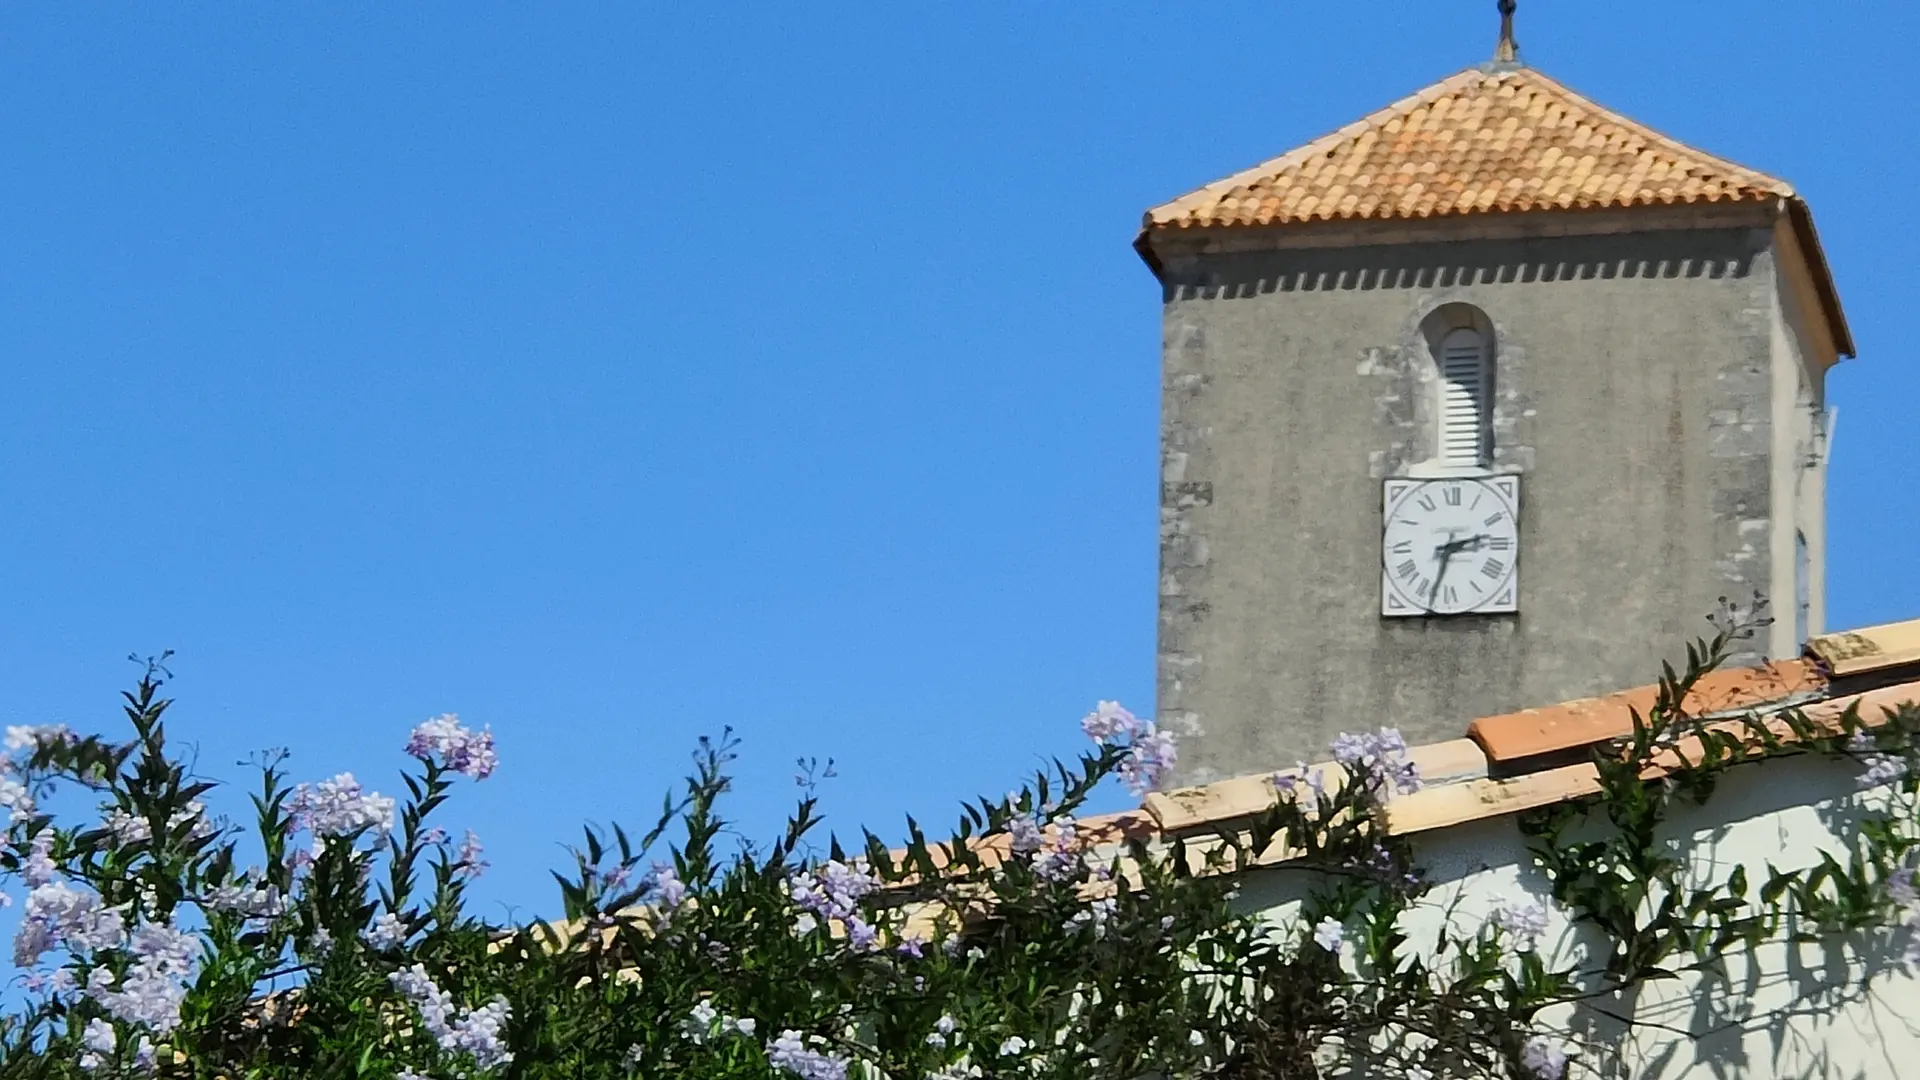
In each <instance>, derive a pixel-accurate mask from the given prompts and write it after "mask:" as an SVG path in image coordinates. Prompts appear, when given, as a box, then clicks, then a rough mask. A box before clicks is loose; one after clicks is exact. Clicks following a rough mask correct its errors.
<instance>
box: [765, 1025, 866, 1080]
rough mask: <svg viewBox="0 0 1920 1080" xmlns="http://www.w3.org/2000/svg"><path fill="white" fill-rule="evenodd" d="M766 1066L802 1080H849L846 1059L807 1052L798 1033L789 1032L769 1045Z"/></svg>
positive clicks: (782, 1033) (814, 1051)
mask: <svg viewBox="0 0 1920 1080" xmlns="http://www.w3.org/2000/svg"><path fill="white" fill-rule="evenodd" d="M767 1064H769V1065H772V1066H773V1067H774V1068H776V1069H779V1070H780V1071H781V1072H786V1073H791V1074H793V1075H794V1076H797V1077H799V1078H800V1080H847V1066H848V1064H849V1062H848V1061H847V1059H846V1058H840V1057H834V1056H833V1055H832V1054H823V1053H820V1052H819V1051H816V1050H810V1049H808V1048H807V1044H806V1042H805V1041H803V1040H802V1039H801V1037H800V1033H799V1032H798V1031H794V1030H792V1029H788V1030H786V1031H783V1032H781V1033H780V1037H779V1038H777V1039H774V1040H772V1041H771V1042H769V1043H767Z"/></svg>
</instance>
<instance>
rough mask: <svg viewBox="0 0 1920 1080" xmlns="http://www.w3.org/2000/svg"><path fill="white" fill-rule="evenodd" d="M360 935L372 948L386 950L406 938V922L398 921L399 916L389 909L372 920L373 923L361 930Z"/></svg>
mask: <svg viewBox="0 0 1920 1080" xmlns="http://www.w3.org/2000/svg"><path fill="white" fill-rule="evenodd" d="M360 937H361V939H362V940H364V941H365V942H366V943H367V944H368V945H370V946H372V947H373V948H375V949H377V950H379V951H380V952H386V951H387V950H388V949H391V948H395V947H396V946H398V945H399V944H400V943H401V942H403V941H405V940H407V924H406V923H403V922H401V921H400V916H398V915H395V914H394V913H393V912H391V911H389V912H387V913H386V914H385V915H382V916H380V917H379V918H377V919H375V920H373V925H372V926H369V927H367V928H366V929H365V930H363V931H361V932H360Z"/></svg>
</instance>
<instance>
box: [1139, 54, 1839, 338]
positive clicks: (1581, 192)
mask: <svg viewBox="0 0 1920 1080" xmlns="http://www.w3.org/2000/svg"><path fill="white" fill-rule="evenodd" d="M1769 201H1771V202H1774V203H1776V204H1778V205H1779V206H1780V207H1781V208H1782V209H1783V210H1784V211H1785V213H1786V216H1787V218H1788V220H1789V224H1790V226H1791V228H1792V231H1793V234H1794V236H1795V240H1796V243H1797V244H1798V246H1799V247H1800V248H1801V249H1802V250H1801V253H1800V254H1801V257H1802V259H1803V260H1804V261H1805V263H1806V266H1807V269H1808V272H1809V273H1810V274H1811V275H1812V277H1813V282H1814V286H1813V287H1814V290H1815V292H1816V293H1817V299H1818V303H1819V305H1820V307H1821V309H1822V312H1823V314H1824V315H1825V316H1826V321H1827V324H1828V327H1829V329H1830V330H1831V331H1832V334H1833V340H1834V343H1835V348H1836V349H1837V350H1838V352H1839V353H1840V355H1843V356H1852V355H1854V347H1853V337H1852V332H1851V331H1850V330H1849V329H1848V327H1847V321H1846V315H1845V313H1844V312H1843V311H1842V309H1841V307H1840V295H1839V292H1838V290H1837V289H1835V288H1834V284H1833V276H1832V273H1831V271H1830V270H1829V268H1828V265H1827V260H1826V253H1825V251H1824V250H1823V249H1822V248H1821V246H1820V238H1819V234H1818V233H1817V232H1816V231H1815V230H1814V227H1813V215H1812V212H1811V211H1809V210H1808V209H1807V204H1806V202H1805V201H1804V200H1802V199H1801V198H1800V197H1799V196H1798V195H1797V194H1796V193H1795V192H1794V190H1793V186H1792V185H1790V184H1788V183H1787V182H1786V181H1784V180H1780V179H1778V178H1776V177H1772V176H1768V175H1766V174H1765V173H1761V172H1756V171H1755V170H1753V169H1749V168H1747V167H1745V166H1743V165H1738V164H1735V163H1734V162H1731V161H1728V160H1726V159H1725V158H1721V157H1715V156H1714V155H1712V154H1709V153H1706V152H1705V151H1701V150H1696V149H1694V148H1693V147H1690V146H1688V145H1686V144H1685V143H1682V142H1679V141H1677V140H1674V139H1671V138H1668V137H1667V136H1665V135H1662V134H1660V133H1659V132H1657V131H1654V130H1653V129H1652V128H1649V127H1646V126H1645V125H1642V124H1640V123H1637V122H1635V121H1633V120H1629V119H1627V118H1626V117H1624V116H1621V115H1620V114H1618V113H1615V112H1612V111H1610V110H1608V109H1605V108H1603V107H1601V106H1600V105H1597V104H1595V103H1594V102H1592V101H1589V100H1587V99H1586V98H1584V97H1581V96H1580V95H1579V94H1576V93H1574V92H1573V91H1572V90H1569V89H1567V88H1566V87H1565V86H1562V85H1560V84H1559V83H1557V82H1555V81H1554V80H1552V79H1550V78H1548V77H1546V76H1545V75H1542V74H1541V73H1539V72H1538V71H1534V70H1533V69H1531V68H1527V67H1518V66H1515V67H1499V68H1491V69H1483V68H1469V69H1468V70H1466V71H1462V72H1460V73H1459V74H1457V75H1453V76H1450V77H1448V78H1446V79H1442V80H1441V81H1439V82H1437V83H1434V84H1433V85H1432V86H1429V87H1427V88H1426V89H1424V90H1421V91H1419V92H1418V93H1416V94H1413V95H1412V96H1410V97H1407V98H1404V99H1402V100H1400V101H1397V102H1395V103H1393V104H1392V105H1389V106H1387V107H1386V108H1384V109H1381V110H1380V111H1378V112H1376V113H1373V114H1372V115H1370V116H1366V117H1363V118H1361V119H1360V120H1357V121H1355V122H1354V123H1351V124H1348V125H1347V126H1346V127H1343V128H1341V129H1340V130H1338V131H1335V132H1333V133H1332V134H1330V135H1326V136H1323V137H1321V138H1319V139H1315V140H1314V141H1313V142H1310V143H1308V144H1307V145H1305V146H1302V147H1300V148H1299V149H1297V150H1293V151H1290V152H1288V153H1285V154H1282V155H1280V156H1279V157H1277V158H1274V159H1272V160H1270V161H1264V162H1261V163H1260V164H1258V165H1255V166H1254V167H1252V168H1250V169H1246V170H1243V171H1241V172H1238V173H1235V174H1234V175H1232V176H1229V177H1227V178H1226V179H1224V180H1219V181H1216V182H1214V183H1211V184H1208V185H1207V186H1206V187H1203V188H1200V189H1199V190H1197V191H1193V192H1191V193H1189V194H1186V195H1183V196H1181V197H1180V198H1177V199H1174V200H1173V201H1172V202H1168V203H1165V204H1162V205H1160V206H1156V207H1154V208H1153V209H1152V210H1149V211H1147V214H1146V221H1145V223H1144V225H1143V227H1142V228H1141V231H1140V235H1139V237H1138V238H1136V239H1135V241H1134V248H1135V250H1137V251H1138V252H1139V253H1140V255H1141V257H1142V258H1143V259H1145V260H1146V262H1147V265H1148V266H1149V267H1151V268H1152V269H1153V271H1154V273H1155V274H1159V273H1161V270H1162V265H1161V258H1160V255H1159V253H1158V252H1157V251H1156V249H1155V241H1156V239H1157V238H1162V237H1167V236H1172V235H1178V234H1180V233H1182V232H1185V231H1187V230H1198V229H1215V228H1238V227H1246V226H1256V227H1259V226H1267V227H1271V226H1292V225H1302V224H1307V223H1310V222H1324V221H1413V220H1433V219H1439V218H1458V217H1462V216H1466V215H1472V214H1488V213H1500V212H1506V213H1515V212H1523V211H1529V210H1560V211H1576V210H1579V211H1584V210H1597V209H1609V208H1623V207H1639V206H1674V205H1686V204H1720V205H1727V204H1735V203H1746V204H1752V205H1762V204H1765V203H1767V202H1769Z"/></svg>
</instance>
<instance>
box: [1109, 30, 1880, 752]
mask: <svg viewBox="0 0 1920 1080" xmlns="http://www.w3.org/2000/svg"><path fill="white" fill-rule="evenodd" d="M1501 8H1502V15H1503V31H1502V35H1501V39H1500V45H1499V49H1498V51H1497V52H1496V55H1495V59H1494V60H1493V61H1492V62H1490V63H1488V64H1486V65H1483V66H1479V67H1474V68H1470V69H1468V70H1465V71H1462V72H1460V73H1458V74H1456V75H1452V76H1450V77H1448V78H1446V79H1443V80H1441V81H1440V82H1437V83H1435V84H1433V85H1431V86H1428V87H1426V88H1425V89H1423V90H1420V91H1418V92H1417V93H1414V94H1413V95H1411V96H1409V97H1406V98H1404V99H1402V100H1400V101H1397V102H1395V103H1393V104H1392V105H1389V106H1387V107H1386V108H1384V109H1381V110H1380V111H1378V112H1375V113H1373V114H1371V115H1369V116H1366V117H1363V118H1361V119H1359V120H1357V121H1355V122H1354V123H1351V124H1348V125H1347V126H1345V127H1342V128H1340V129H1338V130H1337V131H1334V132H1333V133H1332V134H1329V135H1327V136H1325V137H1323V138H1320V139H1317V140H1315V141H1313V142H1311V143H1308V144H1307V145H1305V146H1302V147H1300V148H1298V149H1296V150H1293V151H1290V152H1288V153H1285V154H1282V155H1281V156H1279V157H1276V158H1273V159H1272V160H1270V161H1266V162H1262V163H1261V164H1259V165H1255V166H1254V167H1252V168H1250V169H1247V170H1245V171H1243V172H1240V173H1237V174H1235V175H1233V176H1230V177H1227V178H1226V179H1223V180H1220V181H1217V182H1215V183H1212V184H1208V185H1207V186H1205V187H1202V188H1199V189H1198V190H1195V191H1193V192H1191V193H1190V194H1187V195H1184V196H1181V197H1180V198H1177V199H1174V200H1173V201H1171V202H1168V203H1166V204H1164V205H1162V206H1158V207H1155V208H1154V209H1152V210H1151V211H1149V212H1148V213H1147V215H1146V220H1145V224H1144V226H1143V228H1142V230H1141V233H1140V235H1139V238H1138V240H1137V241H1136V242H1135V247H1136V249H1137V250H1138V251H1139V253H1140V255H1141V257H1142V258H1143V259H1144V260H1145V261H1146V263H1147V265H1148V267H1149V268H1151V269H1152V271H1153V273H1154V275H1155V277H1156V278H1157V279H1158V280H1159V283H1160V285H1161V288H1162V303H1163V330H1162V338H1163V341H1162V350H1163V352H1162V360H1163V363H1162V389H1161V392H1162V418H1161V538H1160V579H1159V589H1160V601H1159V655H1158V662H1159V674H1158V680H1159V695H1158V696H1159V703H1158V708H1159V716H1160V718H1161V720H1162V722H1163V723H1166V724H1168V725H1169V726H1170V728H1171V729H1172V730H1174V731H1176V732H1181V733H1183V735H1184V739H1183V748H1182V758H1183V762H1182V766H1183V767H1182V773H1181V776H1180V779H1181V780H1182V781H1183V782H1190V783H1202V782H1207V781H1211V780H1216V779H1221V778H1223V777H1227V776H1233V775H1241V774H1246V773H1252V772H1260V771H1264V770H1267V769H1273V768H1278V767H1282V766H1288V765H1292V764H1293V763H1294V761H1295V760H1296V759H1303V758H1304V759H1307V760H1312V759H1314V758H1316V757H1318V756H1322V755H1323V754H1324V751H1325V748H1326V746H1327V743H1328V741H1329V740H1330V739H1331V737H1332V736H1333V735H1334V734H1335V733H1337V732H1339V731H1342V730H1352V729H1358V728H1372V727H1378V726H1382V725H1387V726H1396V727H1399V728H1401V729H1402V730H1403V732H1404V733H1405V734H1406V736H1407V738H1408V740H1409V741H1431V740H1438V739H1447V738H1456V737H1459V735H1460V734H1461V733H1462V732H1463V731H1464V729H1465V725H1466V724H1467V722H1468V721H1469V720H1471V719H1472V718H1474V717H1476V716H1484V715H1492V714H1497V713H1501V712H1507V711H1511V710H1514V709H1518V708H1523V707H1526V706H1530V705H1542V704H1550V703H1553V702H1558V701H1562V700H1566V699H1569V698H1575V697H1581V696H1585V695H1589V694H1595V693H1602V692H1607V691H1611V690H1615V689H1619V688H1623V687H1627V686H1634V685H1639V684H1643V683H1646V682H1649V681H1651V680H1652V679H1653V678H1654V677H1655V676H1657V674H1658V672H1659V669H1660V668H1659V665H1660V663H1661V662H1662V661H1663V660H1665V659H1668V658H1670V657H1671V656H1672V655H1673V654H1674V652H1675V651H1676V650H1677V649H1679V648H1680V647H1681V646H1682V645H1683V644H1684V643H1685V642H1686V641H1688V640H1691V639H1692V638H1694V637H1696V636H1699V635H1700V634H1701V633H1702V632H1704V631H1706V630H1707V624H1706V623H1705V621H1704V618H1703V617H1704V616H1706V615H1708V614H1710V613H1712V612H1714V611H1715V610H1716V609H1717V608H1718V607H1719V600H1720V598H1722V597H1726V598H1730V599H1733V600H1735V601H1739V602H1746V601H1749V600H1751V598H1752V597H1753V596H1754V594H1756V593H1759V594H1762V595H1764V596H1765V597H1767V598H1768V600H1769V601H1770V602H1771V604H1772V610H1773V614H1774V616H1775V621H1774V623H1773V626H1772V627H1771V629H1770V631H1769V632H1768V633H1767V634H1766V635H1764V637H1763V639H1761V640H1756V642H1755V648H1754V650H1753V652H1752V653H1751V654H1749V655H1746V656H1743V657H1741V658H1740V659H1741V660H1742V661H1744V662H1758V661H1760V660H1762V659H1765V658H1767V657H1770V656H1786V655H1793V654H1796V653H1797V652H1798V651H1799V647H1800V643H1801V642H1802V641H1803V640H1804V639H1805V637H1806V636H1807V635H1808V634H1811V633H1818V632H1819V631H1820V629H1821V617H1822V604H1823V593H1824V575H1823V572H1822V554H1823V549H1824V539H1825V537H1824V533H1825V530H1824V522H1825V514H1824V497H1825V492H1824V483H1825V460H1826V445H1825V431H1826V415H1827V413H1826V403H1825V394H1824V382H1825V374H1826V371H1827V369H1828V367H1830V366H1831V365H1832V364H1833V363H1835V362H1836V361H1837V360H1838V359H1839V358H1841V357H1843V356H1851V355H1852V353H1853V344H1852V341H1851V339H1850V337H1849V334H1848V330H1847V324H1846V320H1845V317H1844V316H1843V314H1842V312H1841V308H1840V301H1839V297H1838V294H1837V293H1836V292H1835V289H1834V285H1833V281H1832V278H1831V276H1830V274H1829V272H1828V269H1827V264H1826V260H1825V257H1824V255H1823V254H1822V251H1821V248H1820V242H1819V239H1818V237H1817V236H1816V234H1815V232H1814V227H1813V218H1812V216H1811V214H1810V212H1809V211H1808V209H1807V205H1806V203H1805V202H1804V201H1802V200H1801V198H1800V196H1799V195H1798V194H1796V193H1795V191H1794V189H1793V188H1792V187H1791V186H1790V185H1788V184H1787V183H1786V182H1784V181H1782V180H1779V179H1775V178H1773V177H1771V176H1767V175H1765V174H1762V173H1759V172H1756V171H1754V170H1752V169H1749V168H1746V167H1744V166H1741V165H1737V164H1735V163H1733V162H1730V161H1727V160H1724V159H1722V158H1718V157H1715V156H1713V155H1711V154H1707V153H1705V152H1702V151H1700V150H1696V149H1694V148H1692V147H1689V146H1686V145H1684V144H1682V143H1680V142H1677V141H1675V140H1673V139H1670V138H1668V137H1666V136H1664V135H1661V134H1659V133H1658V132H1655V131H1653V130H1652V129H1650V128H1647V127H1644V126H1642V125H1640V124H1638V123H1636V122H1634V121H1632V120H1629V119H1627V118H1625V117H1622V116H1620V115H1617V114H1615V113H1613V112H1610V111H1608V110H1607V109H1605V108H1603V107H1601V106H1600V105H1597V104H1595V103H1594V102H1592V101H1589V100H1587V99H1586V98H1584V97H1581V96H1580V95H1578V94H1576V93H1574V92H1573V91H1572V90H1569V89H1568V88H1567V87H1565V86H1562V85H1561V84H1560V83H1558V82H1555V81H1554V80H1552V79H1550V78H1548V77H1547V76H1545V75H1543V74H1541V73H1540V72H1538V71H1535V70H1533V69H1531V68H1528V67H1526V66H1525V65H1524V64H1522V63H1520V61H1519V59H1518V49H1517V47H1516V46H1515V45H1514V41H1513V36H1512V6H1511V4H1510V3H1505V2H1503V3H1502V4H1501Z"/></svg>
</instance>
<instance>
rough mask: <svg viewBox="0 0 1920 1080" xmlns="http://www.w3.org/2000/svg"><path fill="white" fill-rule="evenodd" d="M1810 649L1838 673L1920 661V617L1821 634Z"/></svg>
mask: <svg viewBox="0 0 1920 1080" xmlns="http://www.w3.org/2000/svg"><path fill="white" fill-rule="evenodd" d="M1807 651H1808V652H1809V653H1811V654H1813V655H1814V656H1816V657H1818V658H1819V659H1820V661H1821V662H1822V663H1824V664H1826V665H1827V668H1828V670H1830V671H1832V672H1833V673H1834V674H1835V675H1856V674H1860V673H1862V672H1867V671H1876V670H1879V669H1881V668H1885V667H1888V666H1891V665H1894V664H1907V663H1914V662H1920V619H1915V620H1913V621H1912V622H1901V623H1888V624H1886V625H1885V626H1869V627H1867V628H1866V629H1864V630H1843V631H1841V632H1839V633H1837V634H1822V635H1820V636H1819V637H1816V638H1814V639H1813V640H1812V641H1809V642H1807Z"/></svg>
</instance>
